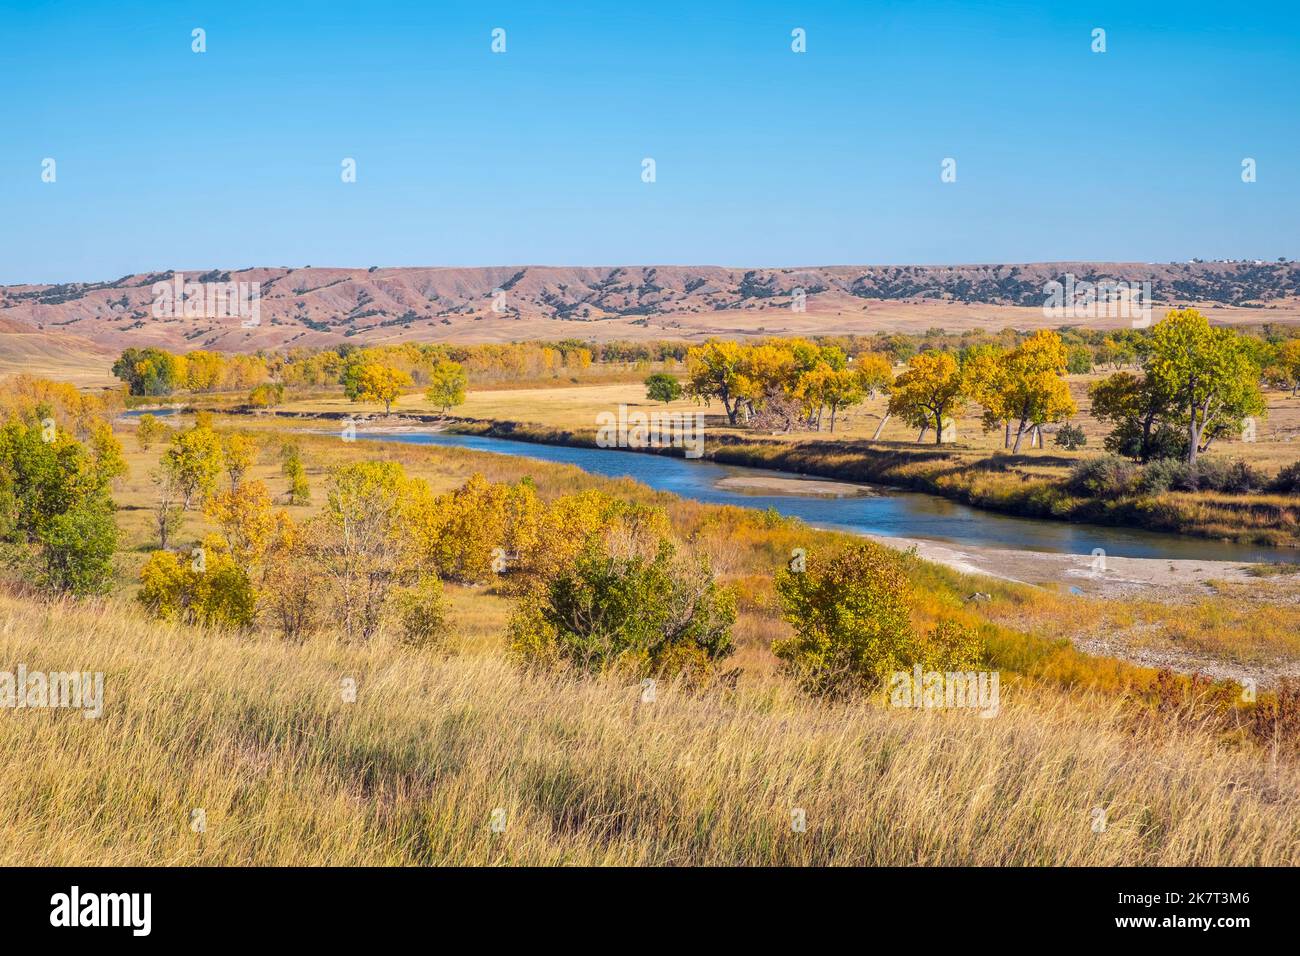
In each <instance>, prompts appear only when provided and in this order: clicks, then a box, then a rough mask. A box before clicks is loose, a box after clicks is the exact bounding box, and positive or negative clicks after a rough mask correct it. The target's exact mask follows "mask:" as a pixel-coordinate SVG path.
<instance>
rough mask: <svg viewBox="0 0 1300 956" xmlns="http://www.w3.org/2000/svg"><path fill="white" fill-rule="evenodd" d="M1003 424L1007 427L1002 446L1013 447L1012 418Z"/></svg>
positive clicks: (1003, 434)
mask: <svg viewBox="0 0 1300 956" xmlns="http://www.w3.org/2000/svg"><path fill="white" fill-rule="evenodd" d="M1002 424H1003V425H1005V426H1006V428H1005V429H1004V430H1003V432H1002V447H1003V448H1010V447H1011V419H1009V418H1008V419H1007V420H1006V421H1005V422H1003V423H1002Z"/></svg>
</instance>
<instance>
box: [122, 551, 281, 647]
mask: <svg viewBox="0 0 1300 956" xmlns="http://www.w3.org/2000/svg"><path fill="white" fill-rule="evenodd" d="M136 599H137V600H138V601H139V602H140V603H141V604H143V605H144V606H145V607H146V608H148V609H149V611H150V612H152V613H153V614H154V615H155V616H157V617H160V618H162V619H163V620H167V621H180V622H181V623H184V624H205V625H209V626H215V627H229V628H244V627H248V626H249V625H250V624H252V623H253V618H254V616H255V613H256V606H255V599H254V594H253V586H252V583H251V582H250V581H249V580H248V575H247V574H245V573H244V571H243V569H241V568H240V567H239V566H238V565H236V564H235V562H234V561H233V560H232V559H231V557H230V555H228V554H225V553H222V552H221V551H220V550H217V549H205V551H204V560H203V562H202V563H201V564H200V563H199V562H197V561H194V560H190V559H189V558H188V557H187V558H186V559H185V560H184V561H183V562H182V560H181V559H178V558H177V556H176V553H175V552H173V551H155V552H154V553H153V554H151V555H150V556H149V560H148V561H147V562H145V566H144V568H143V569H141V571H140V591H139V594H137V595H136Z"/></svg>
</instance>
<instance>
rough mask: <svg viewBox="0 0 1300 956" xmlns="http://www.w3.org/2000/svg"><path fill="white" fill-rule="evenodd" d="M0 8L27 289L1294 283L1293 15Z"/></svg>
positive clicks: (8, 148) (1118, 7)
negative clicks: (976, 277) (950, 267)
mask: <svg viewBox="0 0 1300 956" xmlns="http://www.w3.org/2000/svg"><path fill="white" fill-rule="evenodd" d="M0 8H2V15H0V90H3V95H0V217H2V218H0V221H2V222H3V228H2V229H0V282H5V283H11V282H20V281H42V282H49V281H70V280H99V279H107V278H115V277H117V276H119V275H123V274H126V273H130V272H139V271H146V270H151V269H165V268H178V269H186V270H194V269H200V268H208V267H216V266H219V267H225V268H239V267H243V266H251V265H277V266H278V265H285V266H303V265H316V266H324V265H338V266H371V265H496V264H526V263H530V264H532V263H535V264H593V265H611V264H629V263H632V264H639V263H647V264H651V263H660V264H662V263H690V264H720V265H756V266H779V265H821V264H846V263H855V264H856V263H942V262H1006V261H1037V260H1058V259H1101V260H1129V259H1134V260H1145V261H1167V260H1171V259H1186V258H1190V257H1192V256H1201V257H1203V258H1219V257H1249V258H1255V257H1259V258H1269V259H1272V258H1276V257H1277V256H1282V255H1285V256H1288V257H1291V258H1300V188H1297V184H1298V183H1300V129H1298V126H1300V4H1297V3H1295V0H1289V2H1269V0H1264V2H1252V3H1249V4H1230V3H1223V4H1206V3H1196V2H1192V0H1188V2H1181V3H1149V4H1141V3H1068V4H1067V3H1040V4H1032V3H1011V2H986V3H960V4H959V3H927V2H866V0H860V2H853V3H767V2H750V3H708V2H700V0H696V2H686V3H678V2H671V0H655V2H652V3H636V2H634V0H624V2H618V3H614V2H611V3H599V4H597V3H545V4H544V3H540V2H532V3H485V2H478V3H438V2H430V0H423V2H418V3H386V2H357V3H340V4H334V3H326V2H317V3H274V2H266V3H243V2H222V3H209V4H192V3H157V2H153V3H137V2H133V0H122V2H114V3H97V2H82V3H50V2H39V0H38V2H23V3H17V2H13V0H3V2H0ZM195 27H202V28H203V29H205V30H206V32H207V52H206V53H203V54H196V53H193V52H192V51H191V30H192V29H193V28H195ZM495 27H501V28H504V29H505V30H506V45H507V52H506V53H505V54H503V55H501V54H493V53H492V52H491V49H490V44H491V31H492V30H493V28H495ZM796 27H801V28H803V29H805V30H806V31H807V52H806V53H804V54H796V53H793V52H792V51H791V35H790V33H791V30H792V29H794V28H796ZM1094 27H1101V28H1104V29H1105V30H1106V46H1107V51H1106V52H1105V53H1093V52H1092V50H1091V43H1092V37H1091V33H1092V30H1093V28H1094ZM46 157H51V158H54V159H55V161H56V163H57V167H56V172H57V180H56V181H55V182H54V183H43V182H42V181H41V169H42V167H41V163H42V160H43V159H45V158H46ZM345 157H352V158H354V159H355V160H356V162H357V182H355V183H343V182H341V180H340V168H341V167H340V163H341V162H342V160H343V159H344V158H345ZM645 157H651V158H653V159H654V160H655V163H656V174H657V180H656V181H655V182H654V183H644V182H642V179H641V169H642V159H643V158H645ZM947 157H952V158H954V159H955V160H956V161H957V181H956V182H953V183H943V182H941V181H940V164H941V162H942V161H943V159H945V158H947ZM1245 157H1250V158H1253V159H1255V160H1256V163H1257V181H1256V182H1254V183H1249V184H1247V183H1243V182H1242V180H1241V162H1242V160H1243V158H1245Z"/></svg>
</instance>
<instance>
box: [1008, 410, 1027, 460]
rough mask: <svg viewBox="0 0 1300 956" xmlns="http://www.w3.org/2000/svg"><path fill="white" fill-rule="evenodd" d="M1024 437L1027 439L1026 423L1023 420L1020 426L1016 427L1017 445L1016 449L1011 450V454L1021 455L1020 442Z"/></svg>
mask: <svg viewBox="0 0 1300 956" xmlns="http://www.w3.org/2000/svg"><path fill="white" fill-rule="evenodd" d="M1024 437H1025V421H1024V419H1023V418H1022V419H1021V420H1020V424H1019V425H1018V426H1017V427H1016V444H1015V447H1013V448H1012V449H1011V454H1013V455H1018V454H1020V440H1021V439H1022V438H1024Z"/></svg>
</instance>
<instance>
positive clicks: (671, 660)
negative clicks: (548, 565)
mask: <svg viewBox="0 0 1300 956" xmlns="http://www.w3.org/2000/svg"><path fill="white" fill-rule="evenodd" d="M647 550H649V549H648V548H639V549H633V550H631V552H630V553H628V552H626V551H624V549H622V548H620V547H617V546H615V547H611V546H610V543H609V542H599V541H597V542H592V543H590V544H589V545H588V546H587V547H586V548H584V550H583V551H582V553H581V554H580V555H579V556H578V558H577V560H576V561H575V562H574V564H573V566H572V567H571V568H569V569H567V570H563V571H561V572H560V573H559V574H558V575H557V576H556V577H554V578H553V579H551V580H550V581H549V582H548V586H547V588H546V593H545V595H544V597H542V598H541V599H540V600H538V601H528V602H525V603H524V604H523V605H521V607H520V609H519V611H517V612H516V614H515V615H514V617H513V618H511V621H510V625H509V635H510V647H511V650H512V651H513V652H514V653H515V654H516V655H517V656H518V657H520V658H522V659H523V660H525V661H528V662H531V663H542V664H549V663H556V662H561V661H563V662H568V663H570V664H572V665H574V666H577V667H579V668H581V669H583V670H588V671H603V670H610V669H618V670H625V671H628V672H630V673H632V674H634V675H637V676H642V675H646V674H657V675H660V676H671V675H673V674H676V673H681V672H687V673H689V674H690V675H691V676H693V677H696V678H699V677H702V676H705V675H707V674H708V673H709V672H710V671H711V670H712V667H713V664H714V662H716V661H717V660H719V659H721V658H723V657H725V656H726V655H728V654H730V653H731V650H732V645H731V628H732V626H733V625H734V624H735V620H736V605H735V599H734V597H733V595H732V594H731V592H730V591H728V590H726V589H723V588H719V587H718V586H717V584H716V583H715V581H714V579H713V573H712V570H711V568H710V567H709V564H708V562H707V560H705V559H703V558H699V557H695V556H692V555H688V554H683V553H681V552H679V551H678V550H677V548H676V547H675V546H674V545H673V544H672V543H671V542H669V541H668V540H667V539H666V538H660V539H659V540H658V542H657V543H656V544H655V545H654V546H653V551H652V553H650V554H647V553H645V551H647Z"/></svg>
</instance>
